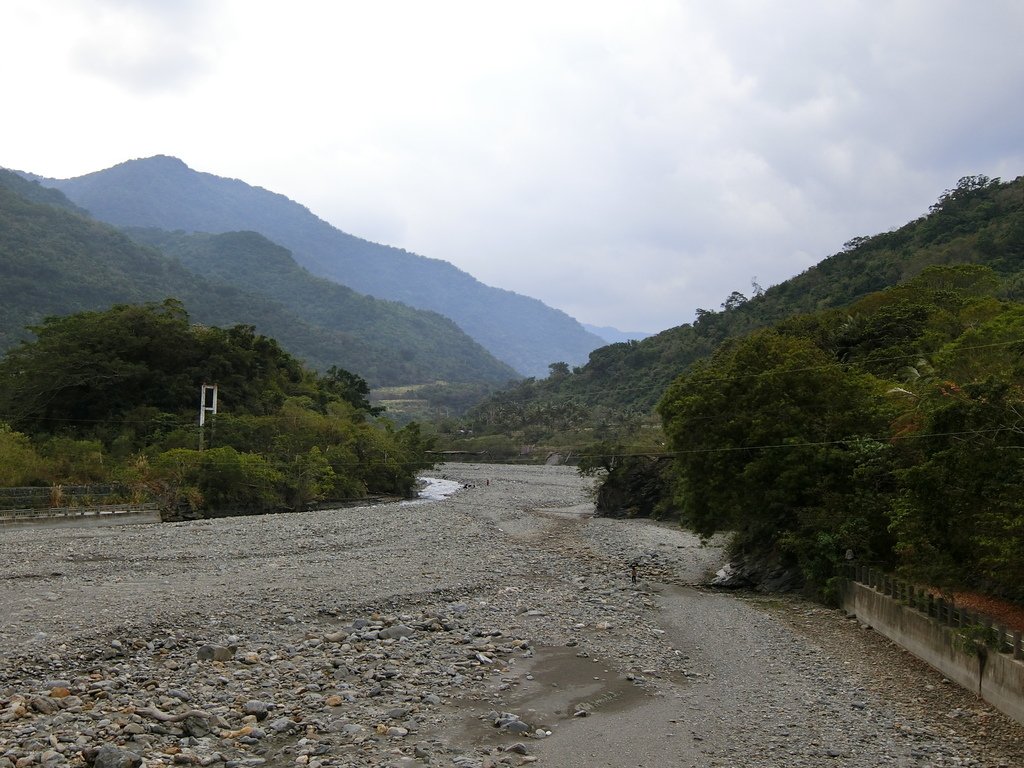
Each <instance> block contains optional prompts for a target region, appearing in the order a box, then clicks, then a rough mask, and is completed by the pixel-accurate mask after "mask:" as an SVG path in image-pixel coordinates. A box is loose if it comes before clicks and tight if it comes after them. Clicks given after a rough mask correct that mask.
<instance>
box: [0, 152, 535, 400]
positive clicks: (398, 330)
mask: <svg viewBox="0 0 1024 768" xmlns="http://www.w3.org/2000/svg"><path fill="white" fill-rule="evenodd" d="M168 237H172V236H170V235H168ZM211 240H212V241H213V242H211V243H208V244H206V245H205V246H204V247H207V248H208V249H210V251H209V252H212V251H213V249H220V250H222V251H224V252H225V254H226V255H223V256H222V255H218V256H217V257H215V258H211V261H210V263H209V264H202V263H193V267H194V271H189V269H186V267H185V266H184V264H185V263H186V261H187V260H186V259H182V260H181V261H178V260H175V259H173V258H170V257H168V256H165V255H164V254H163V253H161V252H159V251H158V250H156V249H154V248H151V247H146V246H143V245H140V244H138V243H136V242H134V241H133V240H130V239H129V238H128V237H127V236H126V235H125V234H124V233H123V232H121V231H120V230H117V229H114V228H113V227H112V226H110V225H108V224H103V223H101V222H97V221H95V220H93V219H90V218H87V217H86V216H85V215H83V214H82V213H79V212H78V211H77V210H76V209H75V208H74V206H72V204H71V203H70V202H69V201H67V200H66V199H65V198H64V195H63V194H62V193H60V192H59V191H57V190H54V189H47V188H44V187H41V186H39V185H38V184H35V183H33V182H31V181H27V180H26V179H24V178H22V177H21V176H19V175H18V174H16V173H13V172H11V171H5V170H2V169H0V353H2V352H3V351H4V350H5V349H8V348H10V347H11V346H13V345H14V344H16V343H17V342H18V341H21V340H23V339H26V338H27V337H28V336H29V333H28V331H26V330H25V326H26V325H32V324H36V323H38V322H39V321H41V320H42V319H43V318H44V317H45V316H47V315H65V314H70V313H73V312H80V311H85V310H105V309H107V308H109V307H110V306H111V305H113V304H118V303H123V304H137V303H143V302H154V301H156V302H159V301H162V300H164V299H165V298H168V297H174V298H177V299H180V300H181V301H182V302H183V303H184V305H185V307H186V308H187V310H188V311H189V314H190V315H191V316H192V318H193V320H194V321H197V322H201V323H206V324H209V325H220V326H228V325H235V324H248V325H254V326H255V327H256V329H257V331H258V332H259V333H262V334H265V335H268V336H272V337H274V338H276V339H277V340H278V341H280V343H281V344H282V345H283V346H284V347H285V348H286V349H287V350H288V351H289V352H291V353H292V354H294V355H296V356H297V357H300V358H303V359H305V360H306V362H308V363H309V364H310V365H311V366H313V367H317V368H319V369H321V370H326V369H327V368H329V367H330V366H332V365H337V366H339V367H342V368H345V369H346V370H349V371H352V372H353V373H356V374H358V375H360V376H362V377H363V378H365V379H366V380H367V381H369V382H370V383H371V384H374V385H396V384H414V383H424V382H432V381H437V380H447V381H463V382H489V383H493V384H500V383H504V382H506V381H508V380H509V379H511V378H514V377H515V372H514V371H513V370H512V369H511V368H509V367H508V366H506V365H504V364H503V363H501V362H499V361H498V360H496V359H495V358H494V357H493V356H491V355H490V354H489V353H488V352H487V351H486V350H484V349H483V348H482V347H481V346H480V345H479V344H477V343H476V342H474V341H473V340H472V339H470V338H469V337H468V336H467V335H466V334H465V333H463V332H462V331H461V330H460V329H459V328H458V327H457V326H456V325H455V323H453V322H452V321H451V320H449V319H448V318H445V317H442V316H440V315H438V314H436V313H432V312H426V311H423V310H417V309H413V308H411V307H408V306H406V305H403V304H398V303H396V302H387V301H382V300H379V299H373V298H371V297H368V296H363V295H361V294H358V293H356V292H355V291H352V290H351V289H349V288H346V287H345V286H342V285H338V284H336V283H332V282H330V281H327V280H322V279H318V278H315V277H313V276H312V275H310V274H309V273H308V272H306V271H305V270H303V269H302V268H301V267H299V266H298V265H297V264H296V263H295V262H294V260H292V258H291V255H290V254H289V253H288V252H287V251H286V250H285V249H283V248H281V247H280V246H278V245H275V244H273V243H271V242H270V241H268V240H267V239H266V238H264V237H262V236H261V235H258V234H255V233H234V234H232V235H221V236H217V237H216V238H211ZM232 249H234V250H235V251H240V252H241V255H239V254H232V253H231V251H232ZM245 257H248V258H250V259H251V261H249V262H245V261H244V258H245ZM215 262H216V265H215ZM218 269H221V270H222V271H221V272H220V273H218V271H217V270H218ZM231 272H233V273H234V274H233V275H232V274H230V273H231ZM246 281H248V282H246ZM261 283H263V284H268V283H272V284H273V285H272V287H273V288H274V289H275V290H277V291H280V292H281V294H283V295H287V296H289V297H290V298H293V299H297V301H291V302H285V301H278V300H277V299H276V298H275V297H274V296H271V295H268V294H267V293H266V292H264V291H262V290H260V288H261V285H260V284H261Z"/></svg>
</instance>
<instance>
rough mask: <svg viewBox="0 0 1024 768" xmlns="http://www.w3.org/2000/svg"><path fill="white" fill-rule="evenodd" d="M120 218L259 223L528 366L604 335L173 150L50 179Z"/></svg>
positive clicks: (297, 252) (333, 273)
mask: <svg viewBox="0 0 1024 768" xmlns="http://www.w3.org/2000/svg"><path fill="white" fill-rule="evenodd" d="M44 181H45V183H46V184H47V185H49V186H56V187H57V188H59V189H61V190H62V191H63V192H64V193H65V194H66V195H67V196H68V197H70V198H71V199H72V200H73V201H75V202H76V203H77V204H79V205H81V206H82V207H84V208H86V209H88V210H89V211H90V212H91V213H92V214H93V215H94V216H96V217H97V218H99V219H101V220H103V221H106V222H108V223H111V224H115V225H117V226H133V227H156V228H159V229H164V230H169V231H174V230H184V231H186V232H212V233H222V232H233V231H245V230H251V231H255V232H259V233H260V234H262V235H264V236H266V237H267V238H269V239H270V240H272V241H274V242H275V243H279V244H280V245H283V246H284V247H285V248H288V249H289V250H290V251H291V252H292V254H293V255H294V256H295V258H296V259H297V260H298V262H299V263H300V264H302V265H303V266H304V267H306V268H307V269H309V270H310V271H311V272H313V273H314V274H317V275H320V276H321V277H326V278H329V279H331V280H334V281H336V282H338V283H341V284H343V285H347V286H349V287H350V288H353V289H355V290H356V291H359V292H361V293H365V294H368V295H370V296H375V297H377V298H381V299H388V300H390V301H400V302H402V303H403V304H407V305H409V306H411V307H417V308H419V309H425V310H431V311H433V312H438V313H440V314H442V315H444V316H446V317H449V318H451V319H452V320H454V321H455V322H456V323H457V324H458V326H459V327H460V328H461V329H463V330H464V331H465V332H466V333H468V334H469V335H470V336H471V337H472V338H473V339H475V340H476V341H477V342H478V343H480V344H481V345H483V346H484V347H485V348H486V349H487V350H489V351H490V352H491V354H493V355H494V356H495V357H497V358H498V359H499V360H502V361H503V362H505V363H507V364H508V365H510V366H512V368H514V369H515V370H516V371H519V372H520V373H522V374H525V375H543V373H544V372H545V371H546V370H547V366H548V364H549V363H550V362H552V361H555V360H568V361H570V362H572V363H581V362H583V361H584V360H585V359H586V357H587V354H588V353H589V352H590V351H591V350H592V349H594V348H596V347H598V346H600V345H601V344H602V340H601V339H600V338H599V337H597V336H595V335H594V334H592V333H589V332H587V331H586V330H585V329H584V328H583V327H582V326H581V325H580V324H579V323H578V322H576V321H575V320H574V319H573V318H571V317H569V316H568V315H566V314H565V313H564V312H561V311H559V310H556V309H552V308H551V307H548V306H546V305H545V304H543V303H542V302H540V301H538V300H536V299H532V298H529V297H527V296H521V295H519V294H516V293H513V292H511V291H505V290H501V289H498V288H492V287H490V286H487V285H484V284H483V283H481V282H479V281H478V280H476V279H475V278H473V277H472V276H471V275H469V274H467V273H465V272H463V271H461V270H459V269H457V268H456V267H454V266H452V265H451V264H449V263H448V262H445V261H441V260H440V259H428V258H424V257H423V256H419V255H417V254H414V253H409V252H407V251H404V250H400V249H398V248H391V247H389V246H385V245H379V244H377V243H371V242H369V241H366V240H362V239H360V238H358V237H354V236H352V235H349V234H346V233H345V232H342V231H340V230H338V229H336V228H334V227H332V226H331V225H330V224H328V223H327V222H325V221H323V220H321V219H319V218H317V217H316V216H314V215H313V214H312V213H311V212H310V211H309V210H308V209H306V208H304V207H303V206H301V205H299V204H298V203H295V202H293V201H291V200H289V199H288V198H286V197H284V196H283V195H278V194H274V193H272V192H268V191H267V190H265V189H260V188H257V187H251V186H249V185H248V184H245V183H244V182H242V181H239V180H237V179H225V178H221V177H218V176H214V175H212V174H208V173H197V172H196V171H193V170H191V169H190V168H188V166H186V165H185V164H184V163H183V162H181V161H180V160H178V159H176V158H172V157H151V158H147V159H144V160H132V161H129V162H126V163H121V164H120V165H117V166H115V167H113V168H108V169H106V170H103V171H98V172H96V173H90V174H88V175H85V176H81V177H78V178H75V179H66V180H55V179H47V180H44Z"/></svg>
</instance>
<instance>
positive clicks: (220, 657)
mask: <svg viewBox="0 0 1024 768" xmlns="http://www.w3.org/2000/svg"><path fill="white" fill-rule="evenodd" d="M235 650H236V649H235V648H228V647H225V646H223V645H202V646H200V647H199V650H198V651H196V656H197V657H198V658H199V660H200V661H231V660H232V659H233V658H235Z"/></svg>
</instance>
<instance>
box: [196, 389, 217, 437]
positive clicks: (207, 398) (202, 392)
mask: <svg viewBox="0 0 1024 768" xmlns="http://www.w3.org/2000/svg"><path fill="white" fill-rule="evenodd" d="M207 413H209V414H210V415H211V416H216V415H217V385H216V384H203V385H202V387H200V388H199V450H200V451H201V450H203V427H204V426H205V425H206V414H207Z"/></svg>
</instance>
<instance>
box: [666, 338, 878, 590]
mask: <svg viewBox="0 0 1024 768" xmlns="http://www.w3.org/2000/svg"><path fill="white" fill-rule="evenodd" d="M883 390H884V388H883V386H882V384H881V383H880V382H879V381H878V380H876V379H875V378H874V377H872V376H870V375H868V374H863V373H857V372H853V371H848V370H846V369H845V368H844V366H842V365H841V364H839V363H838V362H836V361H835V359H834V358H832V357H830V356H829V355H828V354H826V353H825V352H823V351H822V350H821V349H820V348H818V347H817V346H815V345H814V344H813V343H812V342H811V341H810V340H808V339H806V338H802V337H794V336H788V335H785V334H782V333H779V332H778V331H774V330H766V331H758V332H755V333H753V334H751V335H750V336H748V337H746V338H745V339H742V340H739V341H735V342H732V343H730V344H727V345H725V346H724V347H723V348H722V349H721V350H720V351H719V352H718V353H716V354H715V355H714V356H713V357H712V358H711V360H709V361H707V362H705V363H699V364H697V365H695V366H694V368H693V369H692V370H691V372H690V373H688V374H687V375H685V376H682V377H680V378H679V379H677V380H676V381H675V382H674V383H673V384H672V386H671V387H670V388H669V389H668V391H667V392H666V393H665V395H664V397H663V398H662V401H661V403H660V404H659V406H658V409H659V412H660V414H661V416H662V419H663V423H664V429H665V433H666V435H667V437H668V440H669V446H670V449H671V450H672V451H673V452H674V453H675V455H676V458H675V465H676V470H677V483H676V488H677V502H678V504H679V506H680V508H681V511H682V514H683V519H684V521H685V522H686V523H687V524H689V525H690V526H692V527H693V528H694V529H695V530H696V531H697V532H698V533H700V534H701V535H704V536H708V535H711V534H713V533H716V532H718V531H735V532H736V534H737V543H738V546H739V547H740V548H747V549H754V548H756V549H758V550H759V551H762V552H775V553H777V554H781V555H783V556H786V557H788V558H790V559H791V560H792V561H794V562H797V563H798V564H799V565H800V566H801V567H802V568H803V570H804V572H805V574H806V575H808V576H809V577H811V578H812V579H815V578H821V577H822V576H823V575H825V574H827V573H829V571H830V568H831V566H833V565H834V563H835V562H836V561H837V559H838V558H839V557H840V556H841V555H842V554H843V553H845V551H846V549H847V548H851V547H856V548H858V549H859V550H860V551H861V552H862V553H864V554H868V553H867V552H865V551H864V550H865V549H866V548H867V547H868V545H869V543H870V542H869V538H870V537H869V536H868V535H867V533H866V531H867V530H868V529H870V528H871V527H872V525H877V520H875V521H868V520H862V521H857V522H851V520H850V519H849V514H851V513H853V512H854V511H855V509H856V507H857V505H856V504H855V503H854V500H855V495H854V494H853V492H852V490H851V489H853V488H854V487H856V484H855V482H854V479H855V476H856V474H857V473H858V472H865V471H867V465H868V464H869V462H870V460H871V459H872V457H873V455H874V453H877V452H878V451H881V450H883V449H882V448H881V446H880V445H879V444H878V443H877V442H876V441H875V440H874V437H875V436H878V435H883V434H884V433H885V430H886V426H887V422H888V418H887V409H886V403H885V400H884V398H883V397H882V392H883ZM878 509H879V505H877V504H874V505H872V506H871V507H870V508H869V512H870V513H871V514H875V515H877V514H878ZM883 527H884V525H883Z"/></svg>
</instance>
